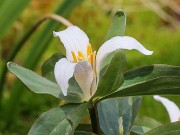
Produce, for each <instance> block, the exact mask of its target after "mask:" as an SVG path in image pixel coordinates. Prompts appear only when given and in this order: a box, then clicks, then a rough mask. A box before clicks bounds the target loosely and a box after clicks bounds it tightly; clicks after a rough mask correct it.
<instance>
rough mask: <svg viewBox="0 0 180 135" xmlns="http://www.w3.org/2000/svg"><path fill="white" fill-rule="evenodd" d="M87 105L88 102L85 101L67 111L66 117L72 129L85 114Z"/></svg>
mask: <svg viewBox="0 0 180 135" xmlns="http://www.w3.org/2000/svg"><path fill="white" fill-rule="evenodd" d="M88 107H89V102H86V103H83V104H81V105H79V106H77V107H75V108H74V109H72V110H70V111H69V112H68V114H67V119H68V120H70V121H71V124H72V128H73V130H75V129H76V127H77V126H78V124H79V123H80V121H81V119H82V117H83V116H84V115H85V114H86V112H87V109H88Z"/></svg>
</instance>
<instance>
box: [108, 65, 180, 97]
mask: <svg viewBox="0 0 180 135" xmlns="http://www.w3.org/2000/svg"><path fill="white" fill-rule="evenodd" d="M124 76H125V81H124V84H123V85H122V86H121V87H120V88H119V89H118V90H117V91H116V92H114V93H113V94H111V95H109V96H107V97H106V98H111V97H124V96H136V95H159V94H174V95H179V94H180V67H178V66H170V65H151V66H145V67H141V68H137V69H134V70H132V71H129V72H127V73H125V74H124Z"/></svg>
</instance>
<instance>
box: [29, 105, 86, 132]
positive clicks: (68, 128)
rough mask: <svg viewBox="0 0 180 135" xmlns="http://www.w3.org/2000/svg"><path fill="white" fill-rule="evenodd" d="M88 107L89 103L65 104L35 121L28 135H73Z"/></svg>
mask: <svg viewBox="0 0 180 135" xmlns="http://www.w3.org/2000/svg"><path fill="white" fill-rule="evenodd" d="M88 107H89V103H83V104H66V105H63V106H62V107H56V108H54V109H51V110H49V111H47V112H45V113H43V114H42V115H41V116H40V117H39V118H38V119H37V120H36V122H35V123H34V124H33V126H32V128H31V129H30V131H29V133H28V134H29V135H39V134H50V135H59V133H61V134H63V135H65V134H67V135H69V134H73V132H74V130H75V129H76V127H77V125H78V124H79V122H80V120H81V119H82V117H83V116H84V114H85V113H86V110H87V108H88Z"/></svg>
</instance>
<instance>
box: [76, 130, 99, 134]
mask: <svg viewBox="0 0 180 135" xmlns="http://www.w3.org/2000/svg"><path fill="white" fill-rule="evenodd" d="M74 135H96V134H94V133H91V132H85V131H76V132H75V133H74Z"/></svg>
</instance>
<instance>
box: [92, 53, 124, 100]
mask: <svg viewBox="0 0 180 135" xmlns="http://www.w3.org/2000/svg"><path fill="white" fill-rule="evenodd" d="M125 65H126V60H125V55H124V53H123V52H122V51H120V50H116V51H115V53H114V56H113V58H112V60H111V62H110V64H109V65H108V67H107V70H106V71H105V73H104V75H103V76H102V77H101V78H100V81H99V84H98V88H97V92H96V93H95V95H94V97H96V96H100V97H102V96H106V95H108V94H110V93H112V92H114V91H116V90H117V89H118V88H119V87H120V86H121V85H122V84H123V81H124V76H123V71H124V66H125Z"/></svg>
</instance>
